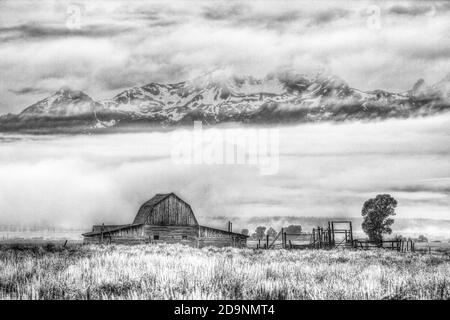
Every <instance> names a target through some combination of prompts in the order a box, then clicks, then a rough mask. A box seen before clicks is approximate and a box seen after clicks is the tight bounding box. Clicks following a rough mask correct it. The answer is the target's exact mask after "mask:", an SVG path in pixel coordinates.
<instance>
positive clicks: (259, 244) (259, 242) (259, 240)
mask: <svg viewBox="0 0 450 320" xmlns="http://www.w3.org/2000/svg"><path fill="white" fill-rule="evenodd" d="M259 248H261V238H259V239H258V249H259Z"/></svg>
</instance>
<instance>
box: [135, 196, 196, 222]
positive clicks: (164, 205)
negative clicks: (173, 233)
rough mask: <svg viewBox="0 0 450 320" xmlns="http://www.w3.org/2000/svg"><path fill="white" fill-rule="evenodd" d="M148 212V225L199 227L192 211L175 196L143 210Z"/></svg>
mask: <svg viewBox="0 0 450 320" xmlns="http://www.w3.org/2000/svg"><path fill="white" fill-rule="evenodd" d="M141 210H146V211H148V212H146V215H147V216H148V218H147V220H146V221H145V223H146V224H152V225H161V226H176V225H178V226H197V225H198V223H197V220H196V219H195V216H194V213H193V212H192V209H191V208H190V207H189V206H188V205H187V204H186V203H185V202H183V201H181V200H180V199H178V198H177V197H176V196H174V195H170V196H169V197H167V198H166V199H164V200H163V201H161V202H160V203H158V204H156V205H155V206H152V207H149V208H146V207H144V208H142V209H141Z"/></svg>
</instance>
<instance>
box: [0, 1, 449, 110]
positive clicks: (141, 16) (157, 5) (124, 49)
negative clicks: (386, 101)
mask: <svg viewBox="0 0 450 320" xmlns="http://www.w3.org/2000/svg"><path fill="white" fill-rule="evenodd" d="M30 3H32V6H31V5H30ZM77 3H78V2H77ZM69 5H74V4H73V3H68V2H67V3H66V2H60V1H58V2H56V3H55V2H53V1H41V2H39V3H36V2H25V1H19V2H17V1H3V2H1V3H0V21H1V23H0V39H2V40H7V41H1V43H0V70H1V72H2V79H1V81H0V96H1V97H2V98H1V99H2V103H1V104H0V108H1V109H0V113H4V112H11V111H13V112H19V111H21V110H22V109H23V108H24V107H26V106H28V105H30V104H32V103H34V102H35V101H36V100H35V99H37V98H42V97H43V95H44V94H45V93H48V94H50V93H51V92H54V91H55V90H57V89H58V88H59V87H61V86H62V85H69V86H71V87H73V88H77V89H80V90H84V91H87V92H88V93H89V94H90V95H91V96H92V97H93V98H95V99H99V98H107V97H110V96H113V95H115V94H117V93H119V92H120V91H122V90H124V89H126V88H128V87H131V86H137V85H144V84H147V83H149V82H153V81H157V82H178V81H183V80H187V79H190V78H192V77H196V76H198V75H200V74H202V73H206V72H209V71H211V70H215V69H227V70H231V71H232V72H234V73H238V74H250V75H254V76H257V77H260V76H265V75H266V74H267V73H270V72H274V71H278V70H282V69H290V70H295V71H296V72H299V73H306V74H311V73H312V74H314V73H316V72H317V71H318V70H323V69H325V70H328V71H329V72H330V73H334V74H336V75H338V76H339V77H341V78H342V79H344V80H345V81H346V82H348V83H349V84H350V85H351V86H353V87H356V88H359V89H362V90H373V89H385V90H390V91H405V90H408V89H410V88H411V86H412V85H413V84H414V83H415V82H416V81H417V79H419V78H423V79H425V81H426V82H427V83H430V84H432V83H435V82H437V81H439V80H440V79H441V78H443V77H444V76H445V75H446V74H447V73H448V72H449V71H450V70H449V69H448V65H449V63H450V56H449V55H448V52H449V51H450V50H449V43H450V42H449V40H448V30H449V28H450V22H449V21H450V9H449V8H450V7H446V6H445V4H443V3H441V2H429V3H427V4H423V5H418V4H417V3H416V2H414V1H411V2H408V1H406V2H402V3H401V4H398V3H396V2H389V1H379V2H377V1H375V2H359V1H354V2H353V1H350V2H338V3H337V2H335V1H333V2H327V1H315V2H302V1H299V2H293V1H232V2H229V1H214V2H209V1H176V2H159V1H149V2H142V1H127V2H125V1H120V0H117V1H86V2H84V1H80V2H79V6H80V8H81V9H80V12H81V16H80V25H81V29H79V30H77V29H70V28H67V26H66V23H67V19H68V18H69V16H70V14H69V13H68V12H69V11H68V8H69ZM369 5H376V6H378V7H379V8H380V17H379V19H380V21H379V22H380V29H373V28H371V27H370V25H369V24H368V21H369V19H371V18H374V17H373V16H372V15H371V13H370V12H368V8H369ZM434 6H435V7H436V14H434V15H432V14H429V13H430V12H425V11H424V10H425V9H426V8H428V9H429V8H434ZM420 12H423V14H419V13H420ZM375 18H376V17H375ZM20 88H41V89H42V90H43V92H29V93H28V94H26V95H23V94H22V95H20V94H16V93H15V92H19V91H20V90H21V89H20ZM44 91H45V92H44Z"/></svg>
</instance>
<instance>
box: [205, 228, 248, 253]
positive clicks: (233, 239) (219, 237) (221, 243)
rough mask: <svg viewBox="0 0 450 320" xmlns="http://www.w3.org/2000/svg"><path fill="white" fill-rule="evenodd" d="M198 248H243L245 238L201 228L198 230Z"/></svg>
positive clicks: (245, 243) (245, 242)
mask: <svg viewBox="0 0 450 320" xmlns="http://www.w3.org/2000/svg"><path fill="white" fill-rule="evenodd" d="M199 236H200V237H199V241H198V245H199V247H205V246H214V247H238V248H243V247H245V246H246V245H247V237H245V236H243V235H242V236H241V235H237V234H233V233H229V232H226V231H222V230H218V229H214V228H209V227H203V226H201V227H200V229H199Z"/></svg>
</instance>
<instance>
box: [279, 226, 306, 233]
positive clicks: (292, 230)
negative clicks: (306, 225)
mask: <svg viewBox="0 0 450 320" xmlns="http://www.w3.org/2000/svg"><path fill="white" fill-rule="evenodd" d="M283 231H284V232H286V233H294V234H298V233H301V232H302V226H301V225H299V224H291V225H290V226H289V227H287V228H284V230H283Z"/></svg>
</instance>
